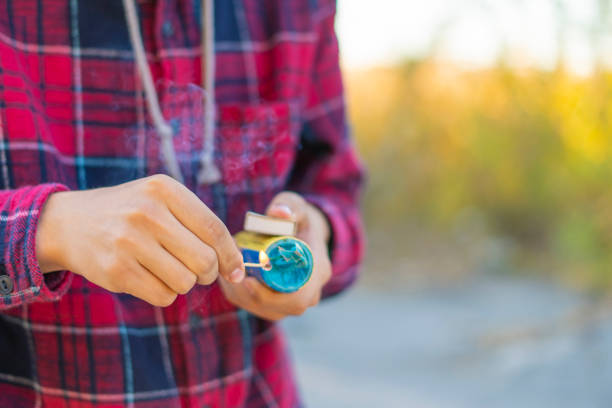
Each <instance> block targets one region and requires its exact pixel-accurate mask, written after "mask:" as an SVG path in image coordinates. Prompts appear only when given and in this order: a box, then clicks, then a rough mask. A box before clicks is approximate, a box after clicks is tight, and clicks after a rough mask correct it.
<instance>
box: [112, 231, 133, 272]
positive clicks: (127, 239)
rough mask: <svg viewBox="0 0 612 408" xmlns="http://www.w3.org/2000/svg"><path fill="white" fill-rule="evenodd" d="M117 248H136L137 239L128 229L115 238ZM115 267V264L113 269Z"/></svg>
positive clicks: (119, 232)
mask: <svg viewBox="0 0 612 408" xmlns="http://www.w3.org/2000/svg"><path fill="white" fill-rule="evenodd" d="M113 243H114V245H115V247H117V248H122V249H132V248H135V247H136V238H135V237H134V235H133V234H131V233H130V232H129V231H128V230H127V229H126V230H124V231H118V232H117V234H116V235H115V237H114V238H113ZM114 266H115V265H114V264H113V267H114Z"/></svg>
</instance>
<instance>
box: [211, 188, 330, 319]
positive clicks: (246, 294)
mask: <svg viewBox="0 0 612 408" xmlns="http://www.w3.org/2000/svg"><path fill="white" fill-rule="evenodd" d="M266 214H267V215H270V216H274V217H279V218H286V219H292V220H294V221H296V223H297V238H299V239H301V240H303V241H304V242H306V243H307V244H308V245H309V246H310V248H311V250H312V254H313V261H314V268H313V272H312V276H311V278H310V280H309V281H308V283H306V285H304V286H303V287H302V288H301V289H300V290H298V291H297V292H293V293H279V292H276V291H274V290H271V289H269V288H267V287H266V286H265V285H263V284H261V283H260V282H259V281H258V280H257V279H256V278H254V277H247V278H245V279H244V281H242V282H240V283H231V282H228V281H225V280H224V279H219V283H220V285H221V288H222V289H223V292H224V294H225V296H226V298H227V299H228V300H229V301H230V302H232V303H233V304H234V305H236V306H238V307H240V308H242V309H245V310H247V311H249V312H251V313H253V314H254V315H256V316H259V317H262V318H264V319H267V320H280V319H282V318H284V317H286V316H297V315H301V314H303V313H304V312H305V311H306V310H307V309H308V308H310V307H312V306H315V305H317V304H318V303H319V300H320V298H321V291H322V289H323V286H324V285H325V284H326V283H327V281H328V280H329V279H330V277H331V261H330V259H329V255H328V247H327V244H328V241H329V235H330V232H329V225H328V223H327V219H326V218H325V216H324V215H323V214H322V213H321V211H320V210H319V209H317V208H316V207H315V206H313V205H311V204H309V203H308V202H306V200H304V199H303V198H302V197H301V196H300V195H298V194H295V193H291V192H283V193H280V194H278V195H277V196H276V197H275V198H274V199H273V200H272V202H271V203H270V205H269V206H268V210H267V211H266Z"/></svg>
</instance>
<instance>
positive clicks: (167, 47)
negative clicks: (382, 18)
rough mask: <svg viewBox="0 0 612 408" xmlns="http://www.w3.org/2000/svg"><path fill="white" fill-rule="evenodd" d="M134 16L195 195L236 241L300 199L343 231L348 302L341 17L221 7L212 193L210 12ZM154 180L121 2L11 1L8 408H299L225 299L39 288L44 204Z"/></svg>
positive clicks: (351, 218)
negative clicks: (206, 82) (259, 214)
mask: <svg viewBox="0 0 612 408" xmlns="http://www.w3.org/2000/svg"><path fill="white" fill-rule="evenodd" d="M138 7H139V15H140V19H141V22H140V23H141V30H142V34H143V37H144V44H145V48H146V50H147V55H148V59H149V64H150V66H151V69H152V72H153V76H154V79H155V82H156V85H157V91H158V93H159V95H160V101H161V104H162V110H163V113H164V116H165V118H166V119H168V120H169V122H170V124H171V125H172V126H173V128H174V129H175V140H174V143H175V147H176V150H177V152H178V158H179V161H180V163H181V167H182V171H183V174H184V176H185V184H186V185H187V186H188V187H189V188H190V189H192V190H193V191H195V192H196V193H197V195H198V196H199V197H200V198H201V199H202V200H203V201H204V202H205V203H206V204H207V205H208V206H209V207H210V208H212V209H213V210H214V211H215V213H216V214H218V215H219V217H220V218H221V219H222V220H223V221H224V222H225V223H226V225H227V226H228V227H229V229H230V231H231V232H232V233H234V232H236V231H237V230H238V229H239V228H240V225H241V223H242V220H243V216H244V214H245V212H246V211H247V210H254V211H263V210H264V208H265V206H266V204H267V203H268V202H269V201H270V200H271V198H272V197H273V196H274V195H275V194H276V193H278V192H279V191H281V190H286V189H288V190H293V191H296V192H299V193H300V194H302V195H303V196H305V197H306V198H307V199H308V200H309V201H310V202H312V203H313V204H315V205H317V206H318V207H320V208H321V209H322V210H323V211H324V213H325V214H326V215H327V217H328V219H329V221H330V224H331V226H332V230H333V242H332V244H331V256H332V263H333V277H332V279H331V281H330V282H329V284H328V285H327V286H326V287H325V289H324V293H325V295H326V296H329V295H332V294H334V293H337V292H339V291H341V290H342V289H344V288H345V287H346V286H347V285H349V284H350V283H351V282H352V281H353V280H354V279H355V275H356V268H357V264H358V262H359V259H360V257H361V253H362V232H361V231H362V230H361V222H360V216H359V211H358V208H357V196H358V191H359V187H360V185H361V180H362V171H361V167H360V164H359V162H358V160H357V158H356V155H355V151H354V149H353V147H352V144H351V140H350V137H349V136H348V132H347V124H346V119H345V108H344V96H343V89H342V82H341V76H340V70H339V66H338V65H339V64H338V47H337V41H336V37H335V34H334V15H335V2H334V0H265V1H263V0H233V1H228V0H218V1H216V13H215V20H216V29H215V31H216V60H217V71H218V72H217V77H216V86H217V88H216V99H217V105H218V106H217V110H218V113H217V118H218V119H217V130H216V135H215V160H216V163H217V164H218V166H219V167H220V169H221V172H222V176H223V180H222V182H220V183H217V184H214V185H212V186H198V185H197V183H196V181H195V178H196V175H197V172H198V164H199V157H200V153H201V150H202V140H201V137H200V135H202V133H203V132H202V116H203V114H202V90H201V88H200V86H199V85H200V72H201V69H200V62H201V59H200V55H201V52H200V37H201V34H200V33H201V27H200V21H199V16H200V10H199V8H200V2H199V1H197V0H140V1H139V2H138ZM159 172H164V167H163V162H162V160H161V159H160V154H159V138H158V135H157V134H156V133H155V131H154V128H153V126H152V124H151V123H150V120H149V115H148V113H147V109H146V103H145V100H144V94H143V89H142V85H141V81H140V79H139V78H138V75H137V70H136V67H135V64H134V56H133V53H132V49H131V46H130V41H129V37H128V31H127V28H126V23H125V17H124V10H123V7H122V3H121V0H0V184H1V186H2V191H1V192H0V207H1V213H0V244H1V245H2V248H1V250H0V256H1V257H2V258H1V261H0V292H2V293H3V294H2V295H0V296H1V300H2V305H1V309H2V310H1V313H0V406H1V407H41V406H48V407H119V406H130V407H138V408H145V407H151V408H152V407H160V408H161V407H164V408H167V407H198V408H201V407H264V406H265V407H293V406H299V405H300V403H299V397H298V394H297V391H296V387H295V384H294V379H293V375H292V372H291V367H290V362H289V360H288V357H287V354H286V346H285V342H284V340H283V337H282V334H281V333H280V331H279V328H278V327H277V326H276V325H275V324H272V323H269V322H266V321H263V320H260V319H258V318H255V317H254V316H252V315H250V314H248V313H246V312H245V311H243V310H237V309H236V308H235V307H234V306H232V305H231V304H229V302H227V300H225V298H224V297H223V294H222V292H221V291H220V289H219V287H218V286H217V285H216V284H215V285H211V286H208V287H205V286H201V287H197V288H195V289H193V290H192V291H191V292H190V293H189V294H187V295H186V296H180V297H179V298H178V299H177V301H176V302H175V303H174V304H173V305H172V306H170V307H168V308H165V309H161V308H155V307H152V306H150V305H148V304H146V303H145V302H143V301H141V300H139V299H136V298H133V297H131V296H129V295H120V294H114V293H110V292H108V291H106V290H103V289H101V288H100V287H97V286H95V285H93V284H91V283H89V282H87V281H86V280H84V279H82V278H81V277H80V276H76V275H73V274H71V273H70V272H66V271H64V272H56V273H52V274H47V275H44V276H43V274H41V271H40V269H39V266H38V264H37V261H36V256H35V232H36V225H37V221H38V217H39V214H40V211H41V207H42V206H43V205H44V203H45V200H46V199H47V198H48V196H49V195H50V194H52V193H53V192H56V191H62V190H66V189H89V188H95V187H100V186H109V185H116V184H119V183H122V182H126V181H128V180H132V179H135V178H139V177H144V176H147V175H150V174H154V173H159ZM65 222H67V223H69V222H71V220H70V219H69V218H68V219H66V220H65ZM11 286H12V287H11ZM321 352H322V353H324V352H325V351H324V350H321Z"/></svg>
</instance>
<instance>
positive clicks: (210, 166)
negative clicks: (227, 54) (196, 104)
mask: <svg viewBox="0 0 612 408" xmlns="http://www.w3.org/2000/svg"><path fill="white" fill-rule="evenodd" d="M203 3H204V4H202V15H201V22H202V59H203V61H202V82H203V84H204V85H205V88H206V90H208V95H207V97H206V98H205V101H204V103H205V106H204V119H205V121H204V140H203V149H202V156H201V160H200V163H201V169H200V172H199V174H198V183H200V184H212V183H216V182H218V181H219V180H220V179H221V173H220V172H219V169H218V168H217V166H216V165H215V163H214V149H215V145H214V142H215V140H214V138H215V49H214V41H215V38H214V6H213V0H203ZM123 6H124V8H125V17H126V20H127V26H128V30H129V33H130V42H131V43H132V48H133V49H134V59H135V60H136V66H137V68H138V73H139V74H140V78H141V80H142V84H143V87H144V91H145V98H146V101H147V106H148V108H149V112H150V114H151V119H152V121H153V125H154V126H155V129H156V131H157V132H158V133H159V135H160V137H161V152H162V159H163V160H164V163H165V165H166V167H167V168H168V172H169V174H170V176H172V177H173V178H174V179H176V180H178V181H180V182H181V183H182V182H183V176H182V174H181V169H180V167H179V164H178V160H177V158H176V151H175V150H174V145H173V143H172V136H173V131H172V128H171V127H170V125H168V123H167V122H166V120H165V119H164V116H163V114H162V112H161V108H160V105H159V98H158V96H157V92H156V90H155V85H154V84H153V77H152V75H151V69H150V68H149V64H148V62H147V56H146V54H145V50H144V45H143V40H142V35H141V34H140V25H139V23H138V13H137V12H136V0H123Z"/></svg>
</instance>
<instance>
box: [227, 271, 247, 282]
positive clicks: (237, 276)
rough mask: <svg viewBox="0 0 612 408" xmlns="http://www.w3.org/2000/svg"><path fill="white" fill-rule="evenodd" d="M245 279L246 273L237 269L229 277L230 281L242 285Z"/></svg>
mask: <svg viewBox="0 0 612 408" xmlns="http://www.w3.org/2000/svg"><path fill="white" fill-rule="evenodd" d="M243 279H244V271H243V270H242V269H236V270H235V271H234V272H232V273H231V274H230V276H229V280H230V281H231V282H234V283H240V282H242V280H243Z"/></svg>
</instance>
